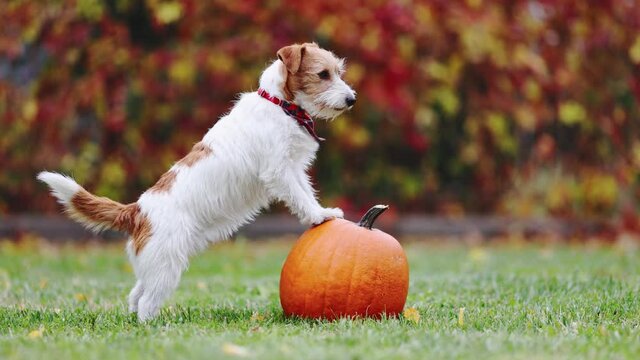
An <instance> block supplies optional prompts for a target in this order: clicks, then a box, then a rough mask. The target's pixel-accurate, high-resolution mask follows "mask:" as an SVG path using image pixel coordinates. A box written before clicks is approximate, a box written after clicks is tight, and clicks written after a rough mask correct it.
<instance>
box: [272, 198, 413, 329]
mask: <svg viewBox="0 0 640 360" xmlns="http://www.w3.org/2000/svg"><path fill="white" fill-rule="evenodd" d="M386 209H388V206H386V205H376V206H374V207H373V208H371V209H370V210H369V211H368V212H367V213H366V214H365V215H364V216H363V218H362V220H360V222H359V223H358V224H355V223H353V222H351V221H348V220H344V219H333V220H329V221H327V222H325V223H323V224H321V225H318V226H315V227H312V228H310V229H309V230H307V231H306V232H305V233H304V234H302V236H301V237H300V239H299V240H298V241H297V242H296V244H295V245H294V247H293V249H292V250H291V252H290V253H289V256H288V257H287V259H286V260H285V263H284V266H283V268H282V273H281V275H280V303H281V305H282V308H283V310H284V313H285V315H287V316H291V315H297V316H300V317H304V318H326V319H335V318H338V317H374V318H379V317H380V316H381V315H382V314H387V316H396V315H397V314H399V313H401V312H402V309H403V307H404V304H405V301H406V299H407V292H408V290H409V265H408V263H407V257H406V255H405V253H404V251H403V250H402V246H400V244H399V243H398V241H397V240H396V239H394V238H393V237H392V236H391V235H389V234H386V233H384V232H382V231H380V230H377V229H372V226H373V222H374V221H375V219H376V218H377V217H378V216H379V215H380V214H381V213H382V212H384V211H385V210H386Z"/></svg>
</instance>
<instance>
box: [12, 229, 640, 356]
mask: <svg viewBox="0 0 640 360" xmlns="http://www.w3.org/2000/svg"><path fill="white" fill-rule="evenodd" d="M290 246H291V243H290V242H286V241H271V242H259V243H253V242H242V241H240V242H236V243H227V244H222V245H219V246H214V247H212V248H211V249H210V250H209V251H207V252H206V253H204V254H202V255H200V256H198V257H196V258H195V259H194V261H193V262H192V265H191V267H190V268H189V270H188V271H187V272H186V273H185V275H184V276H183V280H182V283H181V285H180V287H179V289H178V291H177V292H176V294H175V295H174V296H173V297H172V298H171V299H170V300H169V302H168V303H167V304H166V306H165V308H164V309H163V312H162V315H161V316H160V317H159V318H158V319H157V320H154V321H153V322H151V323H148V324H138V323H137V322H136V320H135V317H134V316H132V315H129V314H127V311H126V306H125V298H126V295H127V293H128V291H129V288H130V286H131V285H132V284H133V275H132V274H131V270H130V268H129V266H128V264H127V262H126V259H125V256H124V251H123V249H122V246H121V245H118V246H108V247H100V246H88V247H75V248H73V247H68V246H67V247H50V246H49V247H47V246H45V247H34V246H18V247H16V246H14V245H12V244H10V243H6V242H5V243H0V305H1V308H0V358H2V359H7V358H9V359H11V358H27V359H38V358H45V357H46V358H50V359H58V358H81V359H92V358H108V359H119V358H127V359H131V358H150V357H153V358H155V359H174V358H182V357H187V358H222V357H229V358H235V357H249V358H254V357H255V358H261V359H264V358H272V359H280V358H292V359H306V358H325V359H340V358H358V359H372V358H379V359H393V358H412V359H420V358H422V359H425V358H508V359H512V358H523V359H524V358H526V359H529V358H532V357H533V358H551V357H553V358H603V359H610V358H634V359H636V358H638V357H639V356H640V300H639V298H638V296H639V294H640V291H639V290H640V252H638V251H635V250H633V249H620V248H617V247H601V246H586V247H585V246H583V247H581V246H575V247H573V246H571V247H567V246H555V247H542V246H532V245H506V246H488V247H481V248H470V247H465V246H462V245H446V246H445V245H434V244H431V245H429V244H422V243H410V244H405V250H406V251H407V255H408V257H409V262H410V266H411V285H410V288H409V298H408V300H407V307H413V308H415V309H417V310H418V312H419V315H420V319H419V321H417V322H415V321H412V320H410V319H406V318H400V319H383V320H381V321H374V320H346V319H343V320H340V321H336V322H325V321H306V320H299V319H287V318H284V317H283V315H282V310H281V309H280V305H279V300H278V279H279V271H280V267H281V265H282V262H283V261H284V258H285V256H286V254H287V252H288V250H289V248H290ZM460 308H464V316H463V319H459V315H460ZM414 320H415V319H414Z"/></svg>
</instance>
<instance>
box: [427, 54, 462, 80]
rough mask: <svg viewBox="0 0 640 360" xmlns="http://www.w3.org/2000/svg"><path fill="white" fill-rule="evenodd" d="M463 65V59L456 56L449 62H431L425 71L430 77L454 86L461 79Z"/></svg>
mask: <svg viewBox="0 0 640 360" xmlns="http://www.w3.org/2000/svg"><path fill="white" fill-rule="evenodd" d="M463 65H464V63H463V61H462V59H460V57H458V56H455V55H454V56H451V58H450V59H449V60H448V61H447V62H438V61H430V62H428V63H427V64H426V65H425V66H424V67H423V69H424V71H425V72H426V73H427V75H429V76H430V77H432V78H434V79H436V80H439V81H441V82H443V83H445V84H448V85H451V86H453V85H455V84H456V83H457V82H458V79H459V78H460V73H461V71H462V67H463Z"/></svg>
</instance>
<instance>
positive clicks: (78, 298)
mask: <svg viewBox="0 0 640 360" xmlns="http://www.w3.org/2000/svg"><path fill="white" fill-rule="evenodd" d="M73 298H74V299H76V301H80V302H87V296H86V295H85V294H83V293H76V294H75V295H73Z"/></svg>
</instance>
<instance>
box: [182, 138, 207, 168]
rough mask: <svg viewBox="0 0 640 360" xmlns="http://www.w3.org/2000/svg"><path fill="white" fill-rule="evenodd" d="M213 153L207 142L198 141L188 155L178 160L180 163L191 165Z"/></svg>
mask: <svg viewBox="0 0 640 360" xmlns="http://www.w3.org/2000/svg"><path fill="white" fill-rule="evenodd" d="M212 153H213V150H212V149H211V148H210V147H209V146H207V145H206V144H204V143H202V142H199V143H196V144H195V145H193V148H191V152H190V153H188V154H187V156H185V157H183V158H182V159H181V160H180V161H178V165H184V166H188V167H191V166H193V165H194V164H195V163H197V162H198V161H200V160H202V159H204V158H205V157H207V156H209V155H211V154H212Z"/></svg>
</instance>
